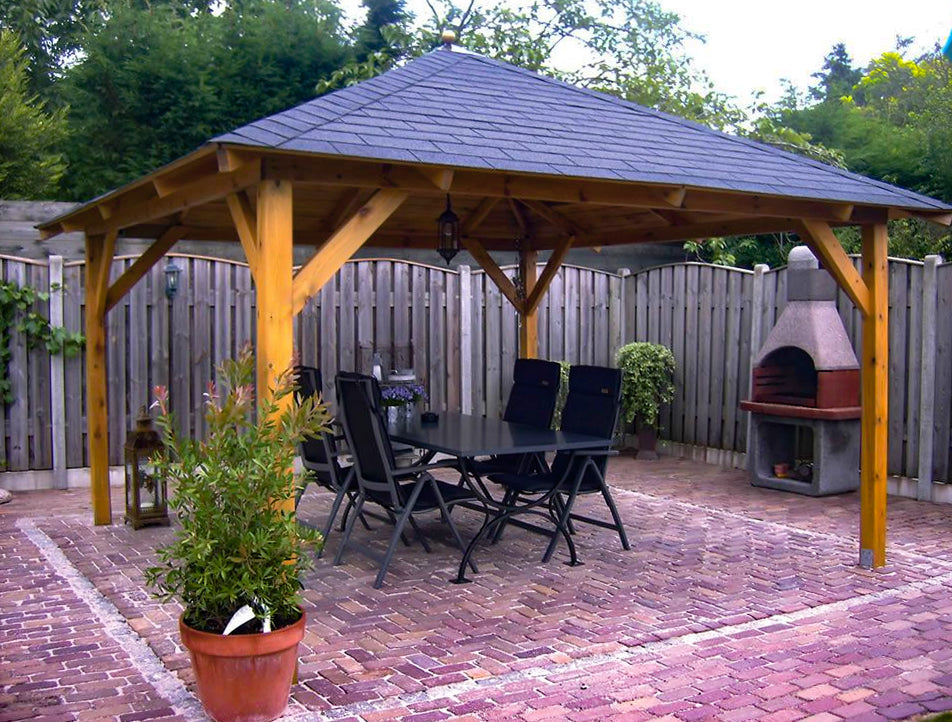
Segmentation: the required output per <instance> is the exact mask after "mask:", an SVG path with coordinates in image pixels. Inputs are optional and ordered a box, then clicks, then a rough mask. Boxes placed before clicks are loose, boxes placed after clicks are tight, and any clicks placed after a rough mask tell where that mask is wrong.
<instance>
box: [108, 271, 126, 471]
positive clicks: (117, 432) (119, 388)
mask: <svg viewBox="0 0 952 722" xmlns="http://www.w3.org/2000/svg"><path fill="white" fill-rule="evenodd" d="M128 264H129V262H128V261H114V262H113V264H112V270H111V272H110V283H114V282H115V280H116V279H117V278H118V277H119V276H120V275H121V274H122V272H123V271H124V270H125V268H126V266H127V265H128ZM128 317H129V296H126V297H124V298H123V299H122V300H121V301H119V303H117V304H116V305H115V306H113V307H112V310H110V311H109V313H108V314H106V333H107V339H106V340H107V343H106V374H107V378H108V379H109V389H108V391H107V393H106V399H107V405H108V409H109V425H108V434H109V463H110V464H121V463H122V456H123V454H122V446H123V443H124V442H125V438H126V431H127V430H128V428H129V425H128V414H127V408H128V407H127V402H128V395H129V379H128V374H127V373H126V359H127V357H128V354H127V352H126V349H127V346H126V339H127V335H126V329H127V327H128Z"/></svg>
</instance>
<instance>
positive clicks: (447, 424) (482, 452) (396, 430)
mask: <svg viewBox="0 0 952 722" xmlns="http://www.w3.org/2000/svg"><path fill="white" fill-rule="evenodd" d="M387 431H388V433H389V435H390V438H391V439H392V440H393V441H396V442H399V443H401V444H407V445H410V446H414V447H416V448H419V449H423V450H424V451H425V452H426V454H425V456H424V461H428V460H430V459H432V458H433V456H435V455H436V454H445V455H447V456H452V457H456V458H457V459H458V460H459V462H460V463H459V471H460V474H461V475H462V477H463V481H464V483H466V484H467V486H469V488H470V489H471V490H472V491H473V493H474V494H475V495H476V497H477V499H478V503H479V505H480V509H481V510H482V511H484V513H485V514H486V520H485V522H484V523H483V525H482V527H480V530H479V531H478V532H477V533H476V535H475V536H474V537H473V539H472V540H471V541H470V543H469V545H468V546H467V547H466V549H465V551H464V552H463V558H462V559H461V560H460V566H459V571H458V573H457V575H456V577H455V578H454V579H453V580H452V581H454V582H455V583H457V584H463V583H466V582H468V581H469V580H468V579H466V577H465V572H466V567H467V564H468V562H469V559H470V557H471V556H472V554H473V552H474V550H475V547H476V545H477V544H478V543H479V542H480V541H481V540H482V539H483V538H487V537H488V536H489V533H490V532H491V531H492V530H493V529H494V528H498V527H499V525H501V524H503V523H507V522H508V521H509V519H510V518H511V517H513V516H515V515H517V514H523V513H530V514H537V515H541V516H544V517H545V518H547V519H549V520H550V521H553V522H554V523H555V526H556V529H555V531H554V532H553V534H555V535H557V534H562V536H563V537H564V538H565V540H566V543H567V545H568V549H569V555H570V561H569V564H570V565H572V566H575V565H578V564H579V563H580V562H579V561H578V555H577V553H576V549H575V543H574V542H573V541H572V535H571V534H570V533H569V530H568V528H566V527H565V526H564V525H562V524H560V523H559V522H558V520H557V519H554V518H553V516H552V515H551V513H550V512H549V511H547V510H546V511H543V510H542V509H541V506H542V505H543V502H545V500H546V499H545V498H543V499H540V500H539V501H538V502H533V503H532V504H530V505H526V504H523V505H521V506H514V505H512V504H506V503H504V502H503V501H501V500H499V499H496V498H495V497H493V496H492V495H491V494H490V492H489V490H488V489H487V488H486V486H485V485H484V484H483V483H482V481H481V480H480V479H479V478H478V477H475V478H474V475H473V474H472V473H471V471H470V470H469V467H468V465H469V463H470V462H471V461H472V460H473V459H476V458H478V457H484V456H499V455H508V454H516V455H524V454H544V453H546V452H573V453H574V454H576V455H577V456H578V457H580V461H582V462H584V457H585V455H586V452H596V451H599V452H602V453H604V450H605V449H607V448H609V447H610V445H611V443H612V440H611V439H610V438H608V439H606V438H603V437H599V436H592V435H589V434H579V433H573V432H566V431H560V430H556V429H546V428H540V427H537V426H528V425H526V424H517V423H513V422H510V421H505V420H504V419H501V418H494V417H491V416H478V415H474V414H462V413H457V412H446V411H444V412H441V413H439V414H438V415H437V418H436V420H435V421H430V422H427V421H424V420H423V417H422V415H421V414H414V415H412V416H410V417H402V418H400V417H398V418H396V419H393V420H391V421H390V422H389V423H388V428H387ZM553 493H556V492H555V490H553ZM549 496H551V494H547V495H546V497H549Z"/></svg>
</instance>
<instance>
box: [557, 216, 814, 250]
mask: <svg viewBox="0 0 952 722" xmlns="http://www.w3.org/2000/svg"><path fill="white" fill-rule="evenodd" d="M796 225H797V221H796V219H794V218H742V219H736V218H735V219H732V220H724V221H715V222H705V223H690V224H687V225H681V226H676V225H671V226H660V225H659V226H648V227H642V228H639V227H633V228H631V229H628V230H625V231H617V232H611V233H606V232H600V233H590V234H586V235H585V237H584V238H576V241H575V246H576V247H579V246H581V245H582V244H583V243H584V244H585V245H586V246H593V245H595V246H624V245H628V244H630V243H668V242H670V241H689V240H693V239H698V238H717V237H720V236H748V235H755V234H758V233H778V232H783V231H792V230H794V229H795V228H796Z"/></svg>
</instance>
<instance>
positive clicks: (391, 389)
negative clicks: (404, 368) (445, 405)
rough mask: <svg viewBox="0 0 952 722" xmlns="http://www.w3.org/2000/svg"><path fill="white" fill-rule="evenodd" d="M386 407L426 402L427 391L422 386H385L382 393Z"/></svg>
mask: <svg viewBox="0 0 952 722" xmlns="http://www.w3.org/2000/svg"><path fill="white" fill-rule="evenodd" d="M380 394H381V396H382V397H383V405H384V406H406V405H407V404H413V403H416V402H417V401H422V400H426V391H425V390H424V388H423V386H421V385H420V384H395V385H393V386H384V387H383V389H381V392H380Z"/></svg>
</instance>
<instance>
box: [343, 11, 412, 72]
mask: <svg viewBox="0 0 952 722" xmlns="http://www.w3.org/2000/svg"><path fill="white" fill-rule="evenodd" d="M361 5H363V7H364V8H365V9H366V10H367V16H366V18H365V20H364V22H363V24H362V25H361V26H360V27H359V28H357V31H356V33H355V43H354V54H355V56H356V57H357V59H358V60H367V58H368V56H370V55H372V54H373V53H381V52H383V53H386V54H387V55H389V56H390V57H391V58H394V59H396V58H398V57H399V55H400V54H401V53H400V50H401V48H399V47H394V44H393V42H392V38H388V37H387V36H386V35H384V32H383V29H384V28H386V27H389V26H395V27H397V28H399V29H403V30H404V31H405V30H406V28H407V23H408V22H409V20H410V16H409V15H408V14H407V11H406V7H405V5H404V2H403V0H362V2H361Z"/></svg>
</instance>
